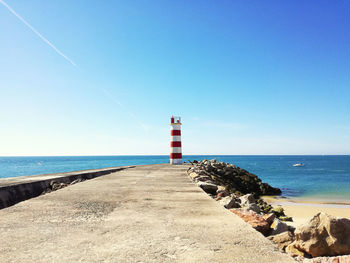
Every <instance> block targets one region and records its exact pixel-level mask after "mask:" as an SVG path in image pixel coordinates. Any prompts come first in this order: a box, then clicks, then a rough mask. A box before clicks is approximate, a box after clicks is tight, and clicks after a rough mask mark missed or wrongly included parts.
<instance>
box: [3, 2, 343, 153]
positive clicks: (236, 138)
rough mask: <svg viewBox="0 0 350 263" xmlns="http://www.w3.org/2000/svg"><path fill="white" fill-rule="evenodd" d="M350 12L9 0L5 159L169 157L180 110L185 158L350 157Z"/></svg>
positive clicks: (314, 6)
mask: <svg viewBox="0 0 350 263" xmlns="http://www.w3.org/2000/svg"><path fill="white" fill-rule="evenodd" d="M6 4H7V5H9V6H10V7H11V8H12V9H13V10H14V11H15V12H16V13H17V14H18V15H20V16H21V17H22V18H23V19H24V20H25V21H27V22H28V23H29V24H30V25H31V26H32V27H33V28H34V29H35V30H37V32H39V33H40V34H41V35H42V38H41V37H39V36H38V34H37V33H35V32H33V31H32V30H31V29H30V28H29V27H28V25H26V24H25V23H24V22H23V21H21V20H20V19H19V18H18V17H16V16H15V15H14V14H13V13H11V12H10V10H9V9H8V8H7V7H6V6H5V5H6ZM349 13H350V2H349V1H320V0H313V1H246V0H242V1H165V0H161V1H154V0H152V1H129V0H127V1H89V0H77V1H71V0H59V1H58V0H57V1H47V0H31V1H19V0H5V2H2V1H1V0H0V37H1V38H0V112H1V114H0V155H95V154H106V155H109V154H167V153H168V152H169V137H170V136H169V133H170V132H169V129H170V127H169V118H170V116H171V114H174V115H180V116H181V117H182V120H183V126H182V129H183V132H182V133H183V153H184V154H350V123H349V119H350V88H349V86H350V34H349V28H350V19H349ZM43 38H45V39H47V40H48V41H50V43H51V44H52V45H53V46H54V47H55V48H57V50H58V52H56V51H57V50H55V49H54V48H53V46H50V45H49V44H48V43H47V42H45V41H44V39H43ZM59 52H61V53H59ZM73 64H75V65H73Z"/></svg>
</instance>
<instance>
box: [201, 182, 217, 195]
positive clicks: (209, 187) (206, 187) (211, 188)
mask: <svg viewBox="0 0 350 263" xmlns="http://www.w3.org/2000/svg"><path fill="white" fill-rule="evenodd" d="M197 185H198V186H199V187H200V188H202V189H203V191H204V192H207V193H209V194H212V195H215V194H216V191H217V190H218V186H217V185H215V184H213V183H210V182H198V183H197Z"/></svg>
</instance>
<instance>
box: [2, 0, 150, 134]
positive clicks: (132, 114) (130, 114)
mask: <svg viewBox="0 0 350 263" xmlns="http://www.w3.org/2000/svg"><path fill="white" fill-rule="evenodd" d="M0 1H1V0H0ZM101 90H102V91H103V93H104V94H105V95H106V96H107V97H108V98H110V99H111V100H112V101H114V102H115V103H116V104H118V105H119V106H120V107H121V108H123V109H124V110H125V111H126V112H127V113H128V114H129V116H130V117H131V118H132V119H134V120H135V121H136V123H137V124H138V125H139V126H140V127H141V128H142V129H143V130H144V131H146V132H148V130H149V128H148V126H146V125H145V124H144V123H143V122H141V121H140V120H139V119H138V118H137V117H136V115H135V114H134V113H132V112H131V111H129V110H128V109H126V108H125V106H124V105H123V104H122V103H121V102H120V101H119V100H117V99H116V98H115V97H113V96H112V95H111V93H109V91H108V90H106V89H103V88H102V89H101Z"/></svg>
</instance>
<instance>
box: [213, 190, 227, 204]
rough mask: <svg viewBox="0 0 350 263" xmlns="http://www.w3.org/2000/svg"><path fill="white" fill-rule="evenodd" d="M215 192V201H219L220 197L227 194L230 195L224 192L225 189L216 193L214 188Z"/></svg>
mask: <svg viewBox="0 0 350 263" xmlns="http://www.w3.org/2000/svg"><path fill="white" fill-rule="evenodd" d="M216 193H217V195H216V198H215V200H216V201H219V200H221V199H222V198H224V197H227V196H229V195H230V194H229V193H228V192H225V191H222V192H219V193H218V190H216Z"/></svg>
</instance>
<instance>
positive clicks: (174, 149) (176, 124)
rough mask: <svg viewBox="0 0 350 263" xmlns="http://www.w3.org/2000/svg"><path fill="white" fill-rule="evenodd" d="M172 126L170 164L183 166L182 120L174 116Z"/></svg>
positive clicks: (171, 120)
mask: <svg viewBox="0 0 350 263" xmlns="http://www.w3.org/2000/svg"><path fill="white" fill-rule="evenodd" d="M170 126H171V131H170V135H171V140H170V164H182V150H181V118H180V117H174V116H172V117H171V119H170Z"/></svg>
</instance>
